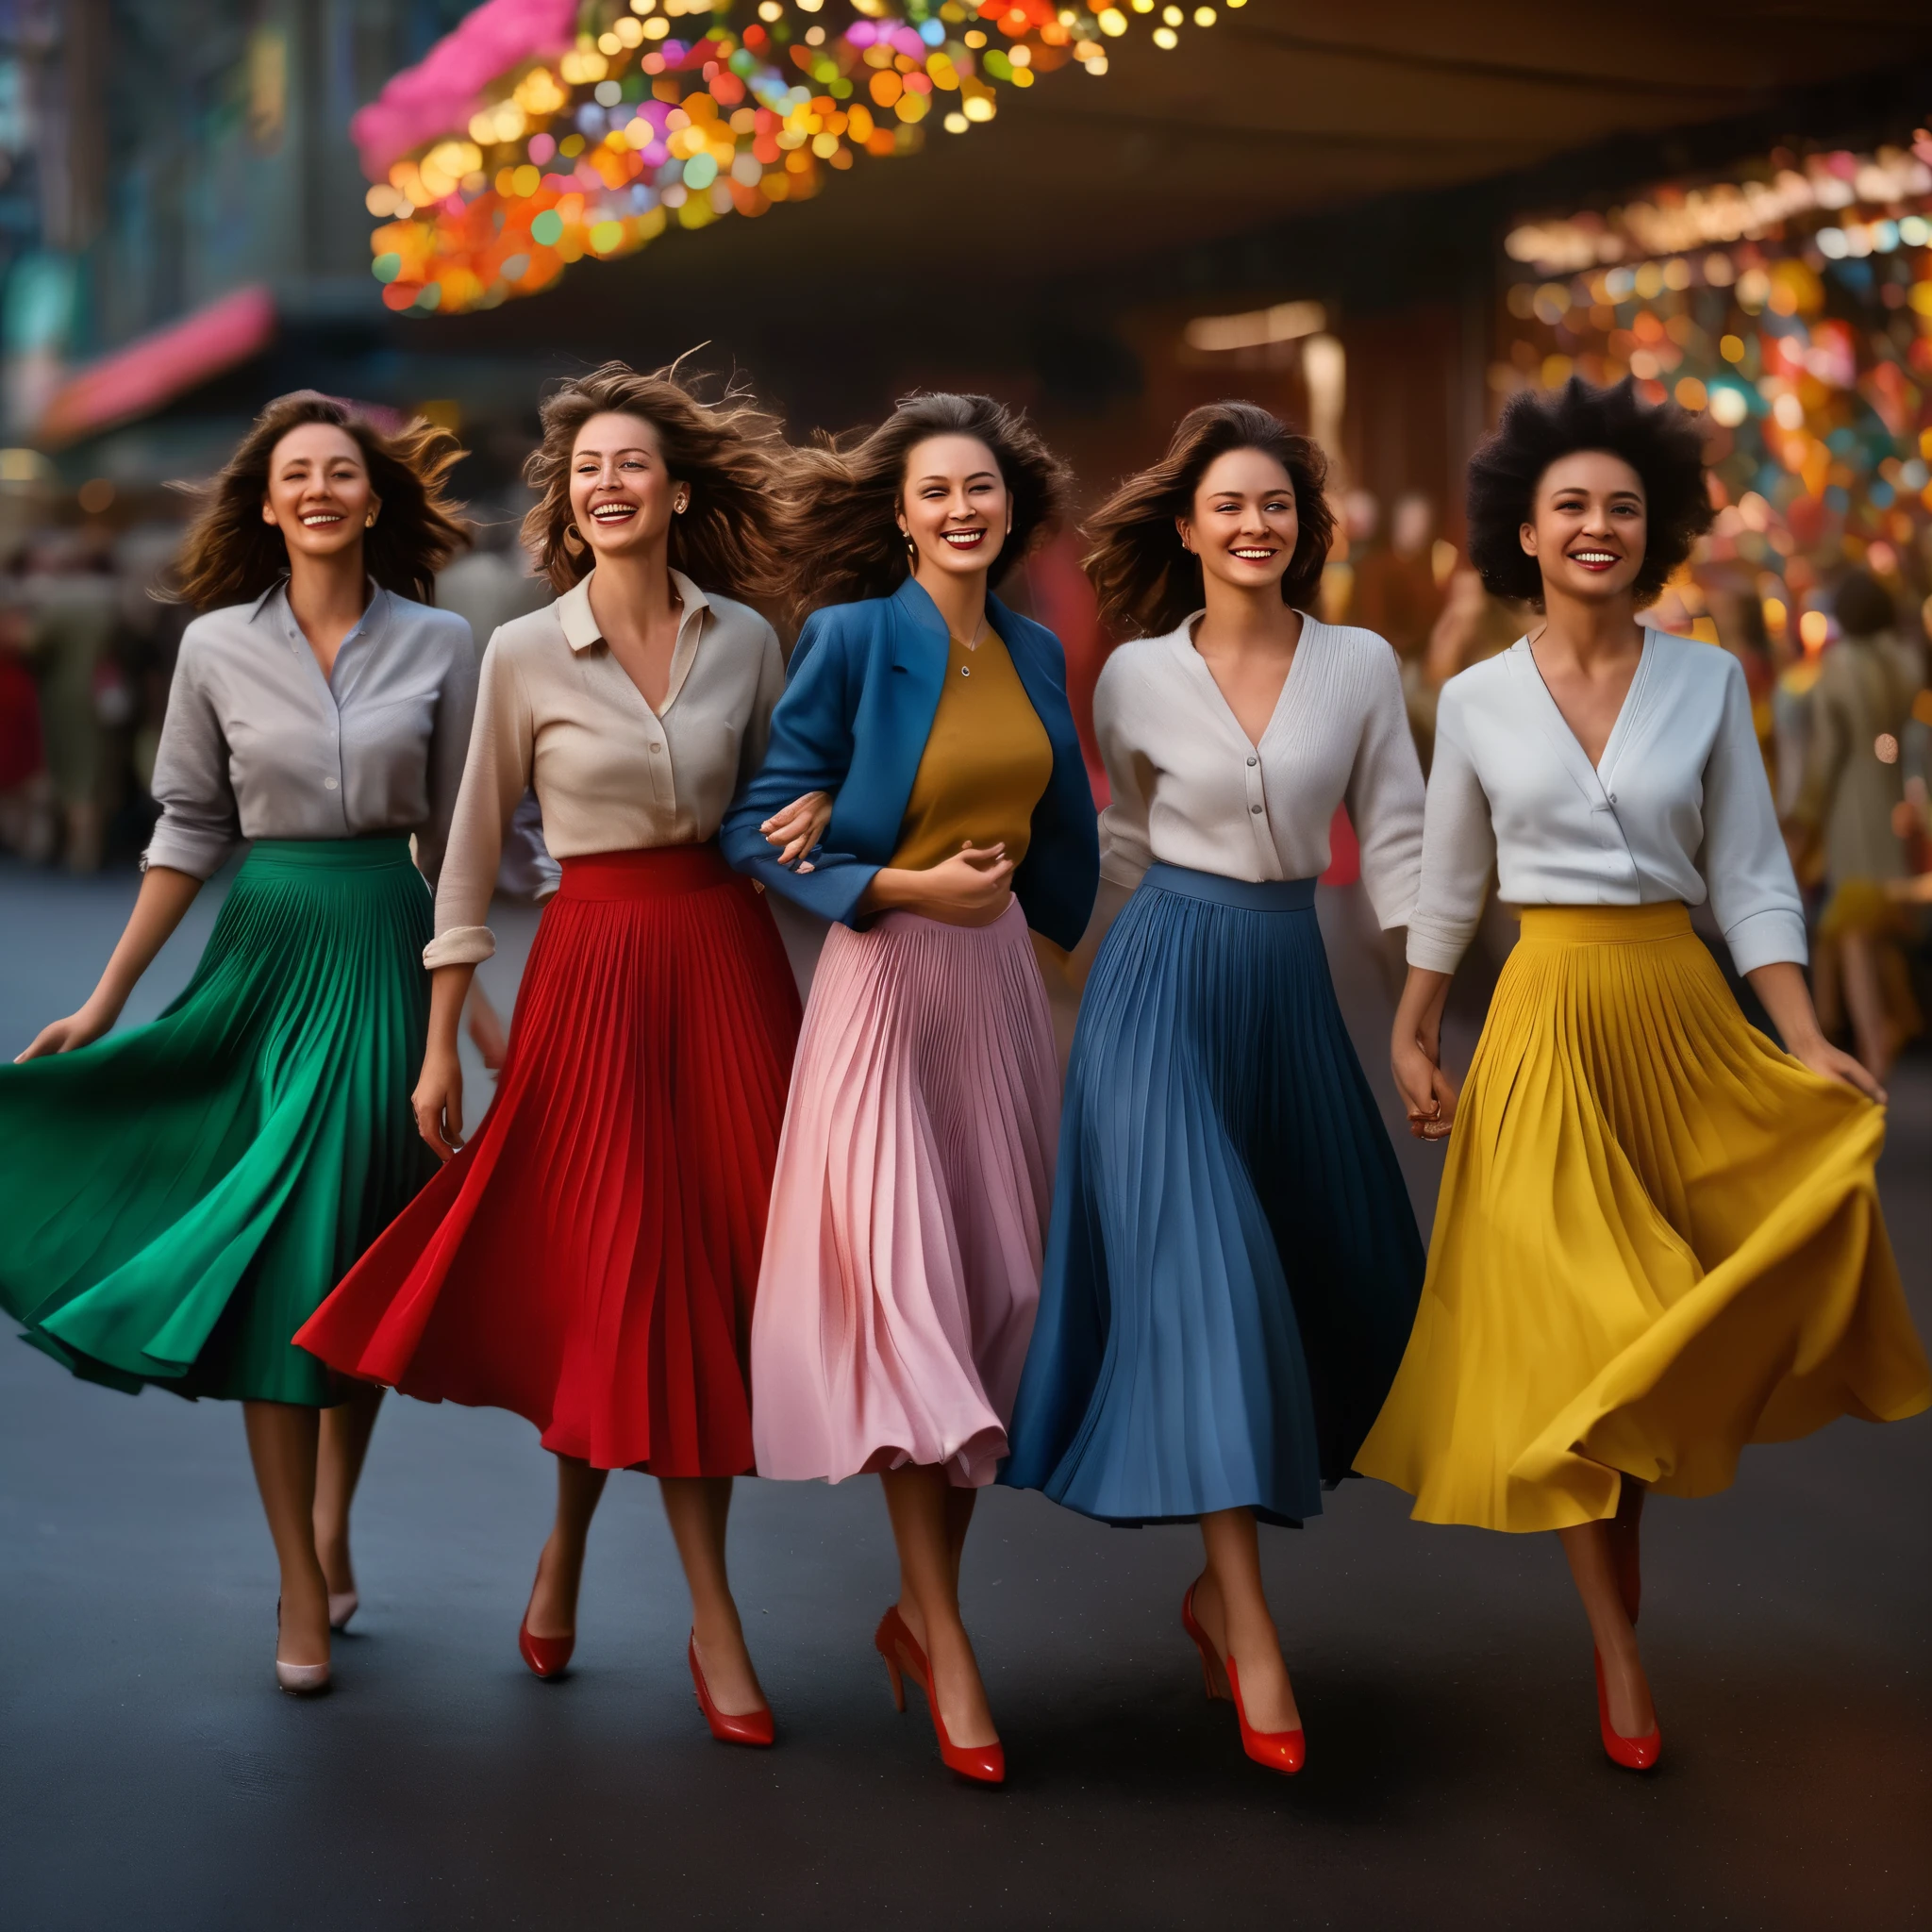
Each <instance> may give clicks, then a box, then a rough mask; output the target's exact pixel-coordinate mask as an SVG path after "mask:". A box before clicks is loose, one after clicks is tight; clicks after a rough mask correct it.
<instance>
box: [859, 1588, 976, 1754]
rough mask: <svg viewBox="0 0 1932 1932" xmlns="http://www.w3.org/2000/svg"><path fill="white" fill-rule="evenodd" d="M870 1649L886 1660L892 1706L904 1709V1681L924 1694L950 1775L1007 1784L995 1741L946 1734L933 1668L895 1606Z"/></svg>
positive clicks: (877, 1631) (884, 1620)
mask: <svg viewBox="0 0 1932 1932" xmlns="http://www.w3.org/2000/svg"><path fill="white" fill-rule="evenodd" d="M872 1641H873V1648H874V1650H876V1651H877V1652H878V1654H879V1655H880V1657H884V1658H885V1660H886V1675H887V1677H888V1678H889V1679H890V1680H891V1686H892V1703H893V1705H894V1707H896V1708H898V1709H899V1710H902V1711H903V1710H904V1709H905V1708H906V1682H905V1680H906V1678H908V1677H910V1678H911V1679H912V1681H913V1682H914V1683H915V1684H917V1685H918V1686H919V1688H920V1689H921V1690H922V1691H924V1692H925V1707H926V1710H927V1711H928V1712H929V1713H930V1715H931V1717H932V1729H933V1735H934V1737H936V1738H937V1739H938V1740H939V1746H940V1762H941V1764H943V1765H944V1766H945V1767H946V1769H947V1770H948V1771H950V1772H955V1773H957V1774H958V1775H959V1776H960V1777H963V1778H968V1779H970V1780H971V1781H972V1782H973V1783H974V1784H978V1785H1001V1784H1005V1783H1006V1781H1007V1754H1006V1750H1005V1748H1004V1747H1003V1746H1002V1745H1001V1744H999V1743H998V1742H997V1741H995V1742H993V1743H991V1744H956V1743H954V1742H953V1740H952V1739H951V1738H949V1737H948V1736H947V1735H946V1721H945V1719H944V1718H942V1717H941V1715H940V1701H939V1699H938V1698H937V1697H935V1696H934V1695H933V1691H932V1666H931V1665H930V1664H928V1663H927V1662H926V1658H925V1652H924V1650H923V1649H922V1648H921V1647H920V1644H919V1641H918V1640H917V1639H916V1638H915V1637H914V1636H913V1634H912V1633H911V1631H909V1630H908V1628H907V1627H906V1620H905V1618H903V1617H902V1616H900V1614H899V1607H898V1605H897V1604H894V1605H893V1606H892V1607H891V1609H889V1610H888V1611H887V1612H886V1614H885V1615H884V1616H883V1617H881V1618H880V1619H879V1627H878V1628H877V1629H876V1630H875V1631H874V1632H873V1640H872Z"/></svg>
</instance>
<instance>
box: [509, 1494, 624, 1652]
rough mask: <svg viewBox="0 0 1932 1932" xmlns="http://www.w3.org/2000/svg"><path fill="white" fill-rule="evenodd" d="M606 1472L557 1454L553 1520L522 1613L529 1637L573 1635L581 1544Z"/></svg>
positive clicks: (587, 1533) (581, 1576) (581, 1563)
mask: <svg viewBox="0 0 1932 1932" xmlns="http://www.w3.org/2000/svg"><path fill="white" fill-rule="evenodd" d="M609 1474H610V1472H609V1471H608V1470H604V1469H592V1468H591V1465H590V1464H589V1463H588V1462H582V1461H579V1460H578V1459H577V1457H575V1456H559V1457H558V1458H557V1521H556V1523H555V1524H553V1525H552V1527H551V1531H550V1537H549V1540H548V1541H546V1542H545V1543H544V1545H543V1554H542V1555H541V1557H538V1558H537V1581H536V1584H535V1586H534V1588H533V1589H532V1590H531V1591H530V1607H529V1608H528V1609H527V1610H526V1611H525V1613H524V1622H525V1626H526V1627H527V1629H528V1630H529V1633H530V1635H531V1636H532V1637H550V1638H557V1637H574V1636H575V1635H576V1627H577V1586H578V1585H579V1584H580V1583H582V1581H583V1580H584V1545H585V1542H586V1541H587V1539H588V1538H589V1536H590V1534H591V1517H593V1516H594V1515H596V1513H597V1501H598V1498H599V1497H601V1496H602V1495H603V1493H604V1483H605V1480H606V1478H607V1477H608V1475H609Z"/></svg>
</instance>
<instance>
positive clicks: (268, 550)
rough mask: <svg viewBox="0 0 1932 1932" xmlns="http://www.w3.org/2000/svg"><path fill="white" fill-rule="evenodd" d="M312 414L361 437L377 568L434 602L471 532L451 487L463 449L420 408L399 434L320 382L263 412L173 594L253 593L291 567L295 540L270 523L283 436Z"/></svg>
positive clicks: (193, 541) (370, 565) (191, 597)
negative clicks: (321, 388)
mask: <svg viewBox="0 0 1932 1932" xmlns="http://www.w3.org/2000/svg"><path fill="white" fill-rule="evenodd" d="M306 423H326V424H328V425H331V426H333V427H334V428H337V429H340V430H341V431H342V432H343V433H344V434H345V435H347V436H349V437H351V438H353V439H354V441H355V443H356V446H357V447H358V449H359V450H360V451H361V452H362V460H363V462H364V464H366V465H367V467H368V470H369V484H370V488H371V489H372V490H373V491H375V494H376V496H377V498H378V499H379V500H380V502H381V504H382V509H381V513H380V514H379V515H378V516H377V517H376V519H375V528H374V529H370V530H365V531H364V532H363V533H362V558H363V563H364V567H365V568H366V569H367V571H368V573H369V575H371V576H373V577H374V578H375V581H376V582H377V583H378V584H380V585H381V586H382V587H383V588H384V589H385V590H387V591H395V592H397V593H398V594H399V595H401V596H404V597H413V598H414V599H415V600H416V601H417V602H418V603H420V604H428V603H433V602H434V601H435V597H436V574H437V572H438V571H440V570H441V568H442V567H443V565H444V564H446V563H447V562H448V561H449V560H450V558H452V557H454V556H455V555H456V554H457V552H458V551H459V550H461V549H463V548H464V547H465V545H467V543H468V542H469V541H470V539H469V533H468V531H467V530H466V529H465V527H464V525H463V524H462V523H461V522H460V521H459V519H460V517H461V514H462V509H461V506H460V505H458V504H456V503H452V502H451V501H450V499H449V498H448V497H447V496H446V495H445V494H444V493H443V486H444V484H445V483H446V482H447V480H448V478H449V473H450V471H451V470H452V469H454V468H455V467H456V465H457V463H458V461H460V460H461V458H462V455H463V450H462V445H461V444H460V443H458V441H457V440H456V438H455V437H454V436H452V435H451V434H450V433H449V431H448V430H447V429H439V428H438V427H437V426H436V425H435V424H433V423H425V422H424V421H422V420H421V419H420V418H419V419H418V420H417V421H415V422H413V423H410V424H408V425H406V426H405V427H403V428H401V429H398V430H396V431H395V432H394V433H393V434H392V435H391V434H390V433H388V432H386V431H384V430H381V429H378V428H377V427H376V426H375V424H373V423H371V422H370V421H369V420H368V419H367V418H366V417H364V416H361V415H358V413H357V412H356V410H354V409H352V408H350V407H349V406H348V405H347V404H346V403H340V402H337V401H336V400H335V398H334V397H333V396H325V395H323V394H321V393H319V392H318V391H315V390H312V389H298V390H296V391H293V393H292V394H290V395H286V396H277V397H276V398H275V401H274V402H272V403H271V404H270V405H269V406H268V408H265V409H264V410H263V411H262V412H261V414H260V415H258V417H257V418H256V419H255V423H254V425H253V426H252V427H251V428H250V429H249V431H248V434H247V435H246V436H244V437H243V438H242V441H241V443H240V444H239V446H238V447H237V448H236V451H235V454H234V455H233V456H231V457H230V458H228V460H227V462H226V463H225V464H224V465H223V467H222V470H221V473H220V474H219V475H217V476H216V477H215V478H214V480H213V481H212V482H211V483H209V484H208V485H207V486H206V487H205V488H201V489H198V490H197V491H195V492H194V493H195V494H197V495H198V496H200V498H201V500H202V501H201V508H200V510H199V511H198V512H197V513H196V515H195V518H194V521H193V523H192V524H191V525H190V526H189V530H188V535H187V538H186V540H185V541H183V543H182V546H181V555H180V558H178V560H177V561H176V563H175V572H174V587H173V589H172V591H170V593H169V594H170V595H171V596H172V597H173V598H174V599H175V601H177V602H180V603H183V604H187V605H190V606H192V608H194V609H196V610H213V609H215V608H218V607H220V606H221V605H224V604H247V603H252V602H253V601H254V600H255V599H256V598H257V597H259V596H260V595H261V593H262V592H263V591H266V590H269V589H271V588H272V587H273V586H274V585H275V583H276V582H277V581H278V580H279V579H281V578H282V577H285V576H287V575H288V574H289V546H288V545H287V543H285V542H284V541H282V533H281V532H280V531H279V530H278V529H276V527H275V525H273V524H269V523H264V522H263V521H262V515H261V506H262V499H263V498H264V497H266V496H267V494H268V484H269V466H270V464H271V463H272V462H273V461H274V459H275V445H276V444H277V443H279V442H280V441H281V440H282V438H283V437H285V436H286V435H288V433H289V432H290V431H291V429H299V428H301V427H302V425H304V424H306Z"/></svg>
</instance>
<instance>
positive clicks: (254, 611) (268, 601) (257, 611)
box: [248, 576, 390, 648]
mask: <svg viewBox="0 0 1932 1932" xmlns="http://www.w3.org/2000/svg"><path fill="white" fill-rule="evenodd" d="M368 583H369V601H368V603H367V604H365V605H364V606H363V607H362V615H361V616H360V617H358V619H357V620H356V621H355V623H354V624H352V625H350V626H349V628H348V629H347V630H346V631H345V632H344V633H343V635H342V642H343V643H344V644H346V643H347V642H348V641H349V640H350V639H351V638H354V637H359V636H361V635H362V634H363V633H364V632H367V633H368V635H369V636H371V637H379V636H380V635H381V633H382V627H383V624H384V621H385V620H386V619H387V618H388V616H389V607H390V593H389V592H388V591H385V590H384V589H383V587H382V586H381V585H380V584H378V583H377V582H376V581H375V578H374V577H371V578H369V579H368ZM264 614H265V615H267V616H268V618H269V619H270V621H271V622H274V621H275V620H276V619H279V620H280V621H281V623H282V625H283V626H284V627H285V628H293V629H295V630H297V631H299V630H300V628H301V626H300V625H297V624H296V623H295V613H294V612H293V611H292V610H291V609H290V608H289V580H288V578H287V577H285V576H282V577H277V578H276V579H275V582H274V583H272V584H271V585H270V586H269V587H268V589H267V590H265V591H263V592H262V593H261V595H260V596H258V598H257V599H256V600H255V602H254V603H253V604H252V605H251V606H250V607H249V610H248V621H249V622H250V623H251V624H256V623H258V622H259V621H260V620H261V618H262V617H263V616H264ZM338 648H340V646H338Z"/></svg>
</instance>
